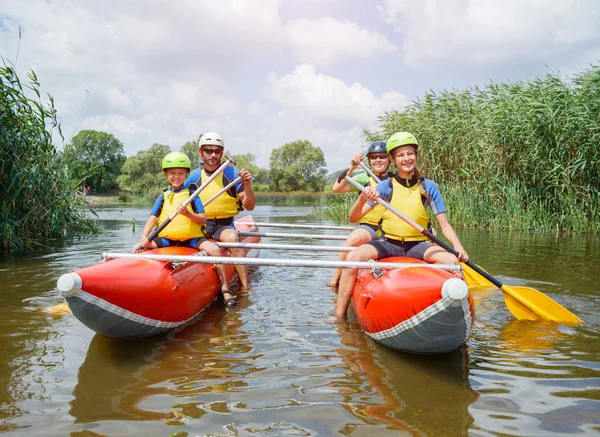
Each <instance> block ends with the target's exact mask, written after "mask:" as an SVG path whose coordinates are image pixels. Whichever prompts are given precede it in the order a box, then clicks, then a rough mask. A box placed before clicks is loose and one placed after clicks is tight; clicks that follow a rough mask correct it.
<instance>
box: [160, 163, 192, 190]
mask: <svg viewBox="0 0 600 437" xmlns="http://www.w3.org/2000/svg"><path fill="white" fill-rule="evenodd" d="M163 171H164V173H165V176H166V177H167V181H169V185H171V187H172V188H174V189H177V188H180V187H181V186H182V185H183V183H184V182H185V179H186V178H187V177H188V174H189V173H190V171H189V169H187V168H168V169H166V170H163Z"/></svg>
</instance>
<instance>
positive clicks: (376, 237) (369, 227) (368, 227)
mask: <svg viewBox="0 0 600 437" xmlns="http://www.w3.org/2000/svg"><path fill="white" fill-rule="evenodd" d="M356 229H364V230H365V231H367V232H368V233H369V235H370V236H371V240H379V235H377V230H378V229H379V228H378V227H377V226H373V225H369V224H367V223H361V224H360V225H358V226H357V227H356Z"/></svg>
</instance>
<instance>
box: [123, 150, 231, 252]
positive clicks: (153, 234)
mask: <svg viewBox="0 0 600 437" xmlns="http://www.w3.org/2000/svg"><path fill="white" fill-rule="evenodd" d="M226 158H227V159H226V161H225V162H224V163H223V164H221V166H220V167H219V168H218V169H216V170H215V172H214V173H213V174H212V175H211V176H210V177H209V178H208V179H207V180H206V182H204V183H203V184H202V185H200V186H199V187H198V188H197V189H196V191H194V192H193V193H192V195H191V196H190V197H188V198H187V199H186V201H185V202H183V203H182V204H181V206H183V207H186V206H188V205H189V204H190V203H191V202H192V201H193V200H194V199H195V198H196V197H198V195H199V194H200V193H201V192H202V190H204V189H205V188H206V187H207V186H208V184H210V183H211V182H212V181H213V180H215V178H216V177H217V176H219V175H220V174H221V173H223V171H224V170H225V168H227V166H228V165H229V164H233V165H235V159H233V158H232V157H230V156H226ZM176 216H177V211H174V212H173V214H171V215H170V216H169V217H168V218H167V219H166V220H165V221H164V222H163V223H161V225H160V226H159V227H157V228H156V229H154V231H152V232H151V233H150V235H149V236H148V242H150V241H152V240H154V239H155V238H156V237H157V236H158V234H159V233H160V232H162V230H163V229H164V228H166V227H167V226H168V225H169V223H171V222H172V221H173V219H174V218H175V217H176ZM142 249H143V247H142V246H138V247H137V248H136V249H135V251H136V252H137V251H139V250H142Z"/></svg>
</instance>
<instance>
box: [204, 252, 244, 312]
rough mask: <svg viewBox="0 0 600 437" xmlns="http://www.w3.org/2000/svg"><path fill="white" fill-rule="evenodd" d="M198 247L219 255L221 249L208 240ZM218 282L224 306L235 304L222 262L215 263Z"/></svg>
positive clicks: (211, 254)
mask: <svg viewBox="0 0 600 437" xmlns="http://www.w3.org/2000/svg"><path fill="white" fill-rule="evenodd" d="M200 249H202V250H205V251H206V253H208V254H209V255H210V256H221V249H219V247H218V246H217V245H215V244H213V243H211V242H210V241H204V242H203V243H202V244H201V245H200ZM215 270H216V272H217V277H218V278H219V284H220V285H221V294H222V295H223V301H224V302H225V306H226V307H231V306H234V305H235V304H236V300H235V295H234V294H233V293H231V292H230V291H229V285H228V284H227V275H226V274H225V266H224V265H223V264H215Z"/></svg>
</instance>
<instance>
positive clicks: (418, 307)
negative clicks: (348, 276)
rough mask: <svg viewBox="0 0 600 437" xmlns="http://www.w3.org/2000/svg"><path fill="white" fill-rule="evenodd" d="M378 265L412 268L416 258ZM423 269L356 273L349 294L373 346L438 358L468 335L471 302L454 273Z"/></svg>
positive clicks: (395, 260) (388, 260) (471, 313)
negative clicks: (402, 264)
mask: <svg viewBox="0 0 600 437" xmlns="http://www.w3.org/2000/svg"><path fill="white" fill-rule="evenodd" d="M380 261H384V262H399V263H409V264H415V263H419V261H418V260H415V259H414V258H402V257H395V258H385V259H382V260H380ZM421 263H423V264H424V266H423V267H410V268H405V269H389V270H377V269H371V270H359V272H358V279H357V281H356V284H355V286H354V289H353V292H352V302H353V304H354V310H355V313H356V317H357V319H358V321H359V323H360V324H361V326H362V328H363V330H364V331H365V333H366V334H367V335H368V336H369V337H371V338H373V339H374V340H375V341H377V342H379V343H381V344H383V345H385V346H388V347H390V348H393V349H397V350H400V351H404V352H410V353H417V354H441V353H446V352H450V351H452V350H455V349H457V348H458V347H459V346H460V345H461V344H463V343H464V342H465V341H466V340H467V338H469V336H470V334H471V329H472V326H473V321H474V311H473V298H472V296H471V293H470V292H469V288H468V286H467V284H466V283H465V282H464V281H462V280H461V279H458V278H457V277H455V276H454V275H453V274H452V273H450V272H447V271H444V270H439V269H434V268H429V267H427V263H426V262H424V261H421Z"/></svg>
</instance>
